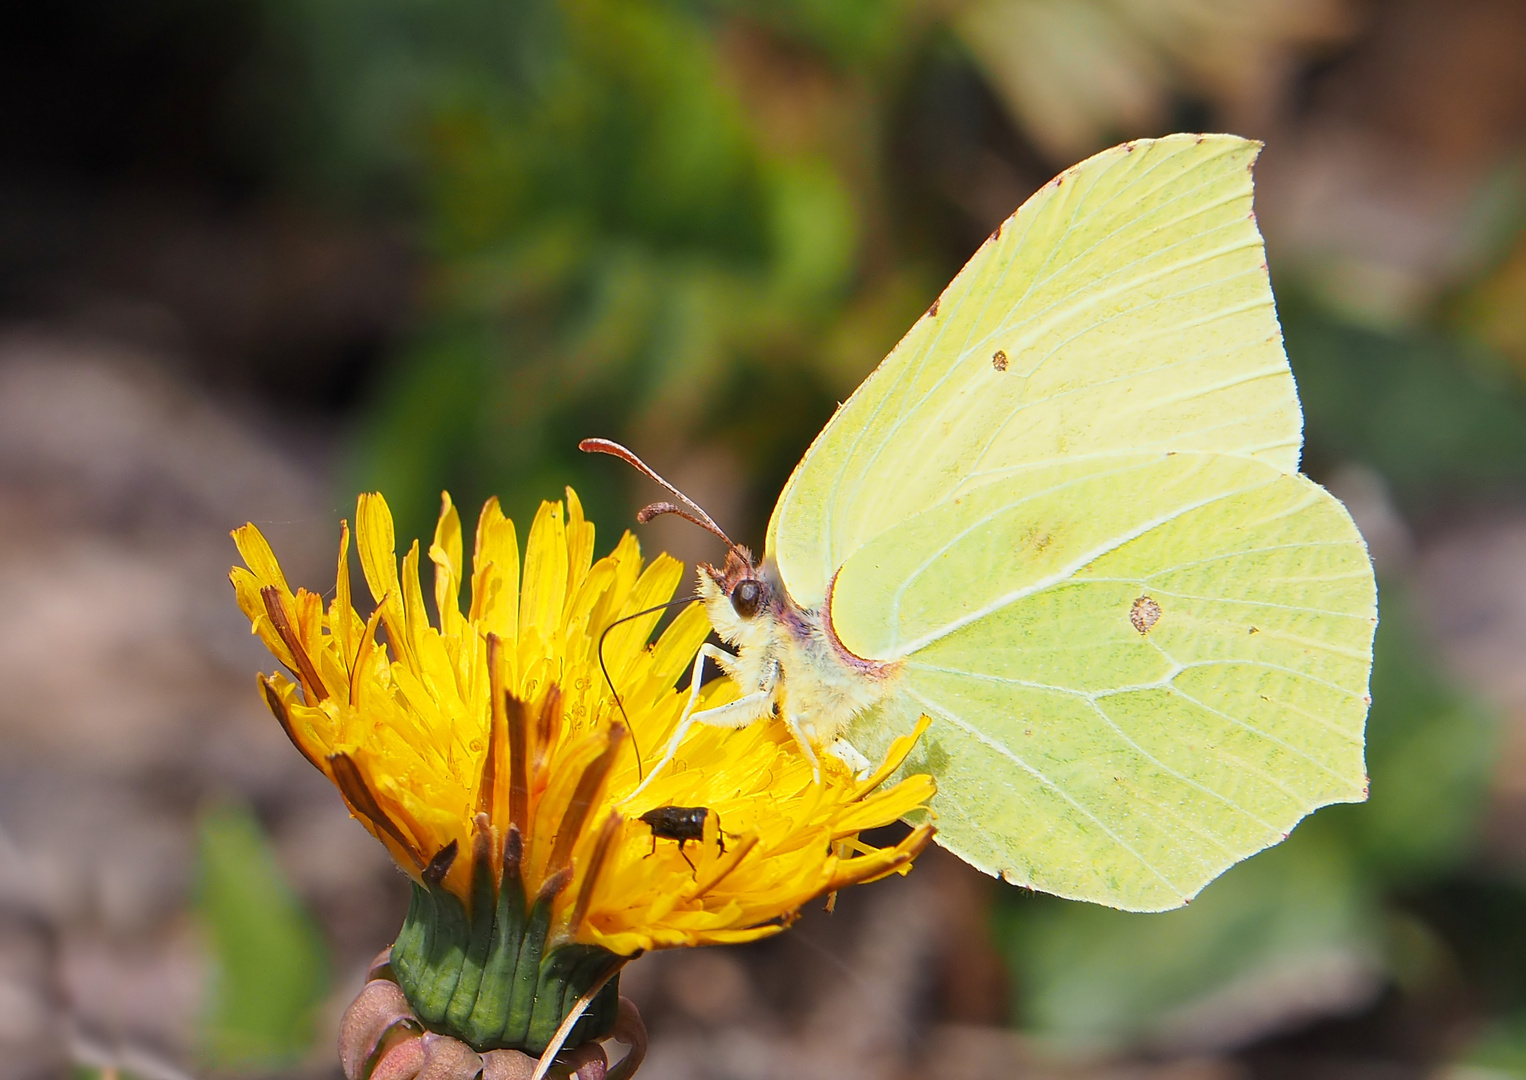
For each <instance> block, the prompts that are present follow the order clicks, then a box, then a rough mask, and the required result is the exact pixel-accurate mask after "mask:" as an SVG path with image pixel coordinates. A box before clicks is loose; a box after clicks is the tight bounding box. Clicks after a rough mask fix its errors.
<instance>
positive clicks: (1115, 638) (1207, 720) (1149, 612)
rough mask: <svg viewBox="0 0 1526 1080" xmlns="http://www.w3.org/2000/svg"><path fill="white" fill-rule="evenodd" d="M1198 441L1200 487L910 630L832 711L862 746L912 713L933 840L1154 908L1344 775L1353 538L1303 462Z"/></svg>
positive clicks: (1024, 874)
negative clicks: (878, 685)
mask: <svg viewBox="0 0 1526 1080" xmlns="http://www.w3.org/2000/svg"><path fill="white" fill-rule="evenodd" d="M1218 460H1219V461H1221V462H1223V463H1224V464H1225V465H1227V466H1234V465H1239V466H1242V467H1240V468H1237V469H1235V470H1233V472H1232V475H1230V476H1227V477H1226V478H1225V479H1226V483H1225V484H1224V486H1223V491H1222V493H1221V494H1220V495H1219V497H1217V498H1213V499H1207V500H1199V501H1198V502H1197V503H1196V504H1195V505H1193V506H1191V507H1190V508H1188V509H1185V510H1184V511H1183V512H1182V513H1180V514H1178V515H1176V516H1174V517H1171V518H1170V519H1169V520H1167V521H1164V522H1161V523H1158V524H1155V525H1153V526H1152V527H1150V528H1148V529H1145V530H1144V531H1142V532H1139V533H1138V535H1134V536H1132V537H1131V538H1130V539H1127V540H1126V541H1124V542H1122V543H1119V544H1117V545H1115V546H1111V547H1109V548H1108V550H1106V551H1105V552H1104V553H1102V554H1099V555H1097V557H1095V558H1094V559H1092V560H1090V561H1089V562H1087V563H1086V564H1085V565H1083V566H1081V567H1079V568H1076V569H1075V570H1074V571H1073V572H1071V573H1070V574H1068V575H1066V576H1064V577H1063V578H1060V579H1058V580H1054V581H1050V582H1047V583H1040V584H1039V585H1038V586H1037V587H1035V588H1033V589H1032V590H1030V591H1026V592H1020V593H1019V594H1018V595H1016V596H1014V597H1013V598H1011V599H1010V600H1009V601H1008V602H1006V603H1002V604H997V605H992V609H991V610H990V611H989V612H987V613H985V614H983V615H981V616H979V617H977V618H975V619H973V620H970V621H967V622H965V623H964V624H962V625H960V626H958V627H956V628H954V629H952V630H951V631H949V632H948V633H946V634H943V635H941V636H939V637H937V638H936V639H935V640H933V641H931V642H928V643H926V644H924V645H923V646H922V647H921V648H919V649H917V650H916V651H914V652H912V653H911V654H909V655H908V656H907V658H906V659H905V660H903V661H902V664H903V670H902V675H901V678H902V680H903V681H902V684H901V686H900V688H899V692H898V693H897V695H896V696H895V698H894V699H892V700H891V701H889V702H887V703H886V704H885V705H883V706H882V707H880V708H879V709H876V710H874V711H871V712H870V713H868V714H866V715H865V716H863V717H860V718H859V719H858V721H857V722H856V723H855V724H854V726H853V727H852V729H851V730H850V736H849V737H850V738H851V739H852V740H853V741H854V743H855V745H858V746H860V748H861V749H864V750H865V751H866V752H868V753H870V754H873V753H875V752H877V751H878V750H879V748H880V747H881V746H883V745H885V744H886V743H888V741H889V739H890V738H891V737H892V736H893V735H894V734H897V733H900V732H901V731H902V730H903V729H905V727H906V725H907V724H908V723H911V722H914V721H915V718H916V717H917V716H918V715H920V714H926V715H928V716H930V717H932V718H933V724H932V727H931V728H930V729H929V731H928V732H927V734H926V735H924V736H923V749H922V754H923V759H922V761H921V762H917V761H913V762H911V763H909V765H908V768H909V769H911V770H913V771H917V770H919V769H922V768H931V769H932V771H933V772H934V773H935V775H936V776H937V778H938V784H939V794H938V797H937V799H936V800H935V801H934V804H933V806H934V809H935V810H936V812H937V815H938V819H937V820H938V827H939V840H940V842H941V843H943V844H944V846H946V847H948V848H950V849H951V850H953V851H954V852H956V853H957V854H959V855H961V856H962V857H964V858H965V859H967V860H968V861H970V862H972V863H974V864H975V865H977V866H979V867H981V868H983V869H985V870H988V871H989V872H992V873H1002V874H1004V876H1006V877H1007V878H1008V879H1009V880H1012V881H1015V882H1018V883H1020V884H1027V885H1031V886H1033V887H1035V888H1039V889H1042V890H1044V891H1045V892H1052V893H1057V894H1059V895H1062V896H1068V897H1073V898H1077V899H1086V900H1094V901H1098V902H1102V903H1106V904H1110V905H1112V906H1115V907H1124V908H1129V909H1134V910H1158V909H1161V908H1168V907H1175V906H1177V905H1179V904H1181V903H1183V902H1184V901H1185V900H1187V899H1189V898H1190V897H1191V896H1193V895H1194V894H1195V893H1196V892H1197V891H1198V890H1199V889H1200V888H1202V886H1203V885H1204V884H1206V883H1207V882H1208V881H1209V880H1211V879H1212V878H1213V877H1215V876H1216V875H1217V874H1219V873H1220V872H1221V871H1223V870H1224V869H1225V868H1226V867H1228V866H1229V865H1231V864H1233V863H1235V862H1238V861H1239V860H1240V859H1243V858H1245V857H1246V856H1247V855H1250V854H1252V853H1253V852H1255V851H1258V850H1260V849H1261V848H1263V847H1266V846H1268V845H1270V844H1274V843H1276V842H1278V841H1279V840H1281V839H1282V838H1283V836H1284V835H1285V834H1286V833H1287V832H1288V831H1289V830H1290V829H1291V828H1292V827H1293V825H1294V824H1295V823H1296V822H1297V821H1298V820H1299V819H1300V818H1302V817H1303V816H1304V815H1305V814H1307V813H1309V812H1310V811H1312V810H1314V809H1315V808H1317V807H1319V806H1323V805H1325V804H1327V803H1331V802H1350V801H1359V800H1361V799H1362V798H1363V797H1364V796H1365V782H1366V780H1365V776H1364V775H1363V760H1362V728H1363V720H1364V718H1365V715H1366V711H1367V698H1366V694H1367V676H1368V670H1369V667H1370V657H1371V646H1372V633H1373V629H1374V625H1375V623H1376V618H1375V615H1376V597H1375V593H1374V590H1373V583H1372V572H1371V568H1370V565H1369V563H1368V561H1367V554H1366V548H1365V546H1364V545H1363V544H1362V541H1361V538H1360V537H1359V536H1358V535H1357V533H1356V529H1355V527H1354V526H1353V525H1352V524H1351V520H1350V518H1349V517H1348V516H1347V514H1346V512H1345V510H1344V508H1343V507H1341V505H1340V504H1339V503H1338V502H1337V501H1336V500H1335V499H1333V498H1332V497H1331V496H1330V495H1329V494H1327V493H1326V492H1325V491H1323V490H1322V489H1321V488H1319V487H1318V486H1317V485H1316V484H1314V483H1312V482H1311V481H1309V480H1307V479H1305V478H1303V477H1299V476H1289V475H1287V474H1283V473H1280V472H1278V471H1277V470H1275V469H1272V468H1270V467H1268V466H1262V465H1259V464H1258V463H1254V462H1246V461H1245V460H1244V459H1241V460H1240V461H1239V462H1235V461H1234V460H1233V459H1222V458H1221V459H1218ZM1257 474H1259V475H1257ZM1139 479H1140V480H1141V481H1147V479H1148V471H1147V470H1146V471H1145V472H1143V473H1141V475H1140V476H1139ZM1161 479H1162V481H1163V482H1164V481H1165V480H1166V479H1167V478H1164V477H1162V478H1161ZM1228 481H1233V482H1232V483H1231V482H1228ZM1062 527H1063V526H1062ZM1009 538H1010V539H1012V540H1013V541H1014V543H1015V544H1020V543H1025V542H1027V539H1026V536H1025V535H1017V536H1010V537H1009Z"/></svg>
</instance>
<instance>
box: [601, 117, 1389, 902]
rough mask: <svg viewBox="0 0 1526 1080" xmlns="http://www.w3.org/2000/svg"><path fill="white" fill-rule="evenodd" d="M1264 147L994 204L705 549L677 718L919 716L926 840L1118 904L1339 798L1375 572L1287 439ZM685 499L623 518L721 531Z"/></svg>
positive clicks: (1267, 838)
mask: <svg viewBox="0 0 1526 1080" xmlns="http://www.w3.org/2000/svg"><path fill="white" fill-rule="evenodd" d="M1258 149H1259V144H1257V143H1253V142H1249V141H1247V140H1244V139H1240V138H1236V137H1233V136H1228V135H1172V136H1168V137H1166V138H1163V139H1156V140H1140V141H1138V142H1132V143H1127V144H1125V145H1123V146H1117V147H1114V148H1113V149H1111V150H1107V151H1104V152H1102V153H1100V154H1098V155H1096V156H1095V157H1092V158H1090V159H1088V160H1086V161H1084V162H1082V163H1081V164H1079V165H1076V166H1075V167H1073V168H1071V169H1068V170H1066V171H1065V172H1064V173H1062V174H1060V175H1059V176H1057V177H1056V178H1055V179H1053V180H1052V181H1050V182H1049V183H1048V184H1047V185H1045V186H1044V188H1042V189H1041V190H1040V191H1039V192H1038V193H1037V194H1035V195H1034V196H1033V197H1032V198H1030V199H1029V200H1028V201H1027V202H1026V203H1024V204H1023V206H1022V207H1021V208H1020V209H1019V210H1018V211H1017V212H1016V213H1015V214H1013V215H1012V216H1011V217H1010V218H1008V219H1007V220H1006V221H1005V222H1004V223H1003V224H1002V225H1001V226H1000V227H999V228H998V229H997V230H996V231H995V232H994V233H992V234H991V236H990V238H989V239H988V240H987V241H986V242H985V243H984V244H983V245H982V246H981V248H980V250H979V251H977V252H976V253H975V255H974V257H973V258H971V259H970V261H969V263H968V264H967V265H966V266H965V267H964V269H963V270H962V271H960V273H959V275H958V276H957V277H956V278H954V280H953V282H952V283H950V285H949V286H948V288H946V289H945V290H944V291H943V294H942V295H941V296H939V297H938V299H937V300H936V301H934V303H933V305H932V307H930V308H929V309H928V310H927V313H926V314H925V315H924V316H922V318H920V319H919V320H918V321H917V323H916V324H915V325H914V326H913V327H912V328H911V330H910V331H909V332H908V333H907V334H906V336H905V337H904V338H903V339H902V340H901V342H900V344H898V345H897V346H896V347H895V349H894V350H893V351H892V352H891V353H890V355H889V356H888V357H886V359H885V360H884V362H883V363H881V364H880V366H879V367H878V368H877V369H876V370H875V371H874V372H873V373H872V374H871V375H870V376H869V377H868V378H867V379H866V380H865V381H864V383H863V384H862V385H861V386H860V387H859V388H858V389H857V390H856V391H855V392H854V393H853V395H852V396H851V397H850V398H849V399H848V400H847V402H846V403H844V404H843V405H842V406H841V407H840V408H839V409H838V410H837V412H836V414H835V415H834V416H833V417H832V419H831V421H830V422H829V423H828V424H827V426H826V428H825V429H824V430H823V431H822V432H821V434H820V435H818V436H817V438H816V441H815V442H814V443H812V444H811V447H810V449H809V450H808V451H807V452H806V455H805V457H804V459H802V460H801V462H800V464H799V465H798V466H797V467H796V469H795V471H794V473H793V475H791V477H790V479H789V482H788V483H787V484H786V485H785V487H784V491H783V493H782V494H781V495H780V496H779V501H778V503H777V504H776V505H775V507H774V511H773V516H772V518H771V520H770V521H769V526H768V540H767V549H766V552H765V557H764V559H763V561H762V563H761V564H759V563H755V562H754V561H753V559H752V557H751V555H750V554H749V553H748V552H747V551H746V550H745V549H743V548H740V547H737V546H736V545H732V546H731V551H730V553H729V555H728V557H727V559H726V564H725V566H724V567H723V568H721V569H719V570H717V569H715V568H714V567H702V568H701V572H700V574H699V591H700V596H701V599H702V600H703V602H704V604H705V607H706V609H707V611H708V613H709V615H710V619H711V622H712V623H713V625H714V627H715V629H716V631H717V633H719V635H720V636H721V638H722V639H723V640H725V641H726V642H727V643H729V644H731V645H734V646H736V647H737V649H738V652H737V655H735V656H732V655H731V654H729V653H724V652H722V651H721V650H719V649H715V648H713V647H709V646H707V647H706V649H705V651H704V652H703V653H702V656H701V659H700V660H699V661H698V662H697V664H696V676H697V675H698V665H699V664H702V663H703V657H704V656H705V655H708V656H710V657H711V658H712V659H715V660H716V661H717V662H718V663H720V665H721V667H722V668H724V669H725V670H726V671H728V672H729V673H731V675H732V676H733V678H734V679H736V681H737V682H738V683H739V684H740V686H741V688H742V690H743V692H744V696H743V697H742V698H741V699H740V700H738V701H736V702H734V703H733V704H730V705H725V706H722V707H720V708H718V709H713V710H710V711H709V712H708V713H705V712H702V713H697V714H694V716H693V718H692V719H695V720H700V721H702V722H707V723H720V724H728V725H734V726H742V725H744V724H747V723H750V722H752V721H754V720H756V719H759V718H762V717H765V716H771V715H778V716H780V717H782V718H783V719H784V720H785V721H787V722H788V723H789V724H790V726H791V729H792V730H793V731H794V732H795V733H796V736H797V738H799V740H800V742H801V745H802V747H803V748H804V750H805V752H806V753H808V754H814V753H815V752H817V751H818V750H833V751H835V752H836V753H837V754H838V755H839V756H840V757H843V758H844V759H845V760H848V761H850V762H853V763H861V762H863V761H864V760H865V759H866V758H867V759H874V760H878V758H879V756H880V755H881V754H882V753H883V752H884V750H885V748H886V747H887V745H888V743H889V741H890V740H891V739H892V738H894V737H895V736H897V735H901V734H905V733H907V732H910V731H911V730H913V728H914V727H915V725H916V723H917V722H918V720H919V718H920V717H922V716H927V717H929V718H931V721H932V723H931V726H930V727H929V728H928V730H927V731H926V733H925V734H924V735H923V736H922V739H921V741H920V744H919V746H918V749H917V750H916V751H915V752H914V756H913V758H912V759H911V761H909V762H908V764H907V766H906V768H907V769H908V770H910V771H923V770H925V771H928V772H930V773H932V774H933V775H934V777H935V778H936V779H937V782H938V794H937V797H936V798H935V800H934V802H933V804H932V809H933V811H934V813H935V815H936V823H937V827H938V837H937V838H938V841H939V842H940V843H941V844H943V845H944V846H945V847H947V848H949V849H950V850H951V851H953V852H955V853H956V854H958V855H959V856H961V857H962V858H964V859H965V860H967V861H968V862H970V863H972V864H973V865H975V866H977V867H979V868H980V869H982V870H985V871H987V872H988V873H993V874H998V873H999V874H1000V875H1001V876H1002V877H1004V878H1006V879H1007V880H1009V881H1012V882H1015V883H1017V884H1020V885H1026V886H1030V887H1032V888H1035V889H1040V890H1043V891H1045V892H1050V893H1056V894H1058V895H1060V896H1066V897H1072V898H1077V899H1084V900H1093V901H1097V902H1099V903H1103V904H1109V905H1112V906H1114V907H1120V908H1126V909H1131V910H1141V911H1148V910H1161V909H1165V908H1172V907H1176V906H1179V905H1181V904H1184V903H1186V902H1187V901H1188V900H1189V899H1190V898H1191V897H1192V896H1193V895H1194V894H1196V893H1197V892H1198V890H1200V889H1201V888H1202V887H1203V886H1204V885H1205V884H1206V883H1207V882H1209V881H1211V880H1212V879H1213V878H1214V877H1215V876H1216V875H1218V874H1219V873H1220V872H1222V871H1223V870H1224V869H1225V868H1227V867H1229V866H1230V865H1232V864H1233V863H1235V862H1238V861H1239V860H1241V859H1243V858H1245V857H1246V856H1247V855H1250V854H1252V853H1253V852H1256V851H1259V850H1260V849H1262V848H1264V847H1267V846H1269V845H1271V844H1275V843H1277V842H1278V841H1280V840H1282V839H1284V838H1285V836H1286V835H1287V832H1288V830H1290V829H1291V828H1292V827H1293V826H1294V824H1295V823H1297V822H1298V821H1299V819H1301V818H1302V817H1303V816H1304V815H1306V814H1308V813H1310V812H1311V811H1313V810H1315V809H1316V808H1318V807H1320V806H1323V805H1326V804H1328V803H1333V802H1355V801H1360V800H1361V799H1363V798H1365V796H1366V777H1365V776H1364V774H1363V773H1364V770H1363V725H1364V721H1365V718H1366V714H1367V706H1368V703H1369V698H1368V696H1367V681H1368V674H1369V671H1370V668H1371V661H1372V636H1373V629H1374V626H1375V625H1376V622H1377V609H1376V602H1377V601H1376V586H1375V583H1374V580H1373V574H1372V568H1371V565H1370V563H1369V561H1368V557H1367V550H1366V547H1365V545H1364V544H1363V542H1362V538H1361V536H1360V535H1359V534H1358V532H1357V530H1356V527H1355V526H1354V525H1353V523H1352V521H1351V518H1350V516H1349V515H1348V514H1347V513H1346V511H1345V508H1344V507H1342V506H1341V504H1340V503H1339V502H1338V501H1337V500H1336V499H1335V498H1334V497H1333V496H1331V495H1330V494H1329V493H1328V492H1326V491H1325V490H1324V489H1323V488H1321V487H1320V486H1319V485H1317V484H1315V483H1314V482H1313V481H1311V480H1309V479H1307V478H1306V477H1304V476H1302V475H1300V474H1299V472H1298V464H1299V451H1300V448H1301V444H1302V431H1301V427H1302V416H1301V413H1300V410H1299V405H1298V397H1297V393H1296V390H1295V388H1294V385H1293V376H1292V372H1291V371H1290V370H1289V367H1288V361H1287V357H1286V355H1285V354H1284V352H1283V348H1282V339H1281V333H1280V331H1279V329H1278V324H1277V317H1276V313H1275V310H1274V307H1273V301H1272V292H1271V285H1270V282H1269V279H1268V277H1267V271H1266V261H1265V254H1264V252H1263V248H1262V243H1261V236H1260V234H1259V232H1258V231H1257V228H1256V223H1255V218H1254V216H1253V214H1252V212H1251V165H1252V163H1253V161H1254V160H1255V157H1256V154H1257V151H1258ZM585 447H586V448H587V449H602V450H606V451H611V452H622V451H621V450H620V448H618V447H615V446H614V445H613V444H608V443H603V442H602V441H599V440H592V441H590V443H588V444H585ZM626 455H628V452H622V456H626ZM690 505H691V508H692V509H693V511H694V513H693V514H692V515H691V514H689V513H688V512H685V511H682V510H678V508H677V507H674V506H672V504H657V505H655V506H653V507H648V508H647V510H646V511H644V519H645V517H650V516H651V515H652V514H653V513H660V512H664V511H666V510H678V512H681V513H684V514H685V516H689V517H691V519H694V518H695V517H696V516H697V518H699V519H703V520H702V523H704V524H706V526H707V527H711V528H714V531H716V532H717V533H719V532H720V530H719V529H718V528H715V527H714V523H713V522H711V521H710V520H709V518H708V517H706V516H705V515H704V514H703V511H699V510H698V508H697V507H692V504H690ZM721 535H723V536H724V534H721ZM728 543H730V542H729V541H728ZM697 682H698V679H697V678H696V683H697ZM691 708H692V706H691ZM682 734H683V731H682V730H680V732H679V733H678V734H677V735H676V736H675V738H674V741H673V743H672V744H671V745H670V747H669V751H668V756H667V757H666V758H665V759H664V760H663V762H662V763H660V764H659V765H658V768H659V769H660V768H662V766H663V765H665V764H666V763H667V761H668V760H671V757H672V754H673V751H674V750H675V749H676V747H677V745H678V741H679V740H680V739H681V738H682Z"/></svg>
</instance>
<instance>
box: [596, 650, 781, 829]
mask: <svg viewBox="0 0 1526 1080" xmlns="http://www.w3.org/2000/svg"><path fill="white" fill-rule="evenodd" d="M707 658H708V659H711V660H714V661H715V662H716V664H717V666H719V667H720V668H721V670H722V671H725V672H728V673H729V672H731V670H732V668H733V666H734V662H735V660H736V657H734V656H732V655H731V654H730V653H728V652H726V651H724V650H723V649H718V648H716V647H715V646H714V645H701V646H700V647H699V655H698V656H696V657H695V658H694V670H693V672H692V673H691V674H690V677H689V700H688V702H687V703H686V704H685V705H684V711H683V715H682V716H680V717H679V719H678V726H677V727H675V728H674V729H673V736H672V738H670V739H669V740H668V748H667V751H666V752H665V753H664V754H663V755H662V760H661V761H659V762H658V763H657V764H656V766H655V767H653V768H652V770H651V771H650V772H648V773H647V774H646V779H645V780H643V781H642V782H641V783H640V784H638V785H637V786H636V790H635V791H632V792H631V793H630V794H629V795H627V796H626V797H625V801H627V802H629V801H630V800H631V799H634V798H635V797H636V796H637V795H640V794H641V792H642V791H643V790H645V788H646V786H647V785H648V784H650V783H651V782H652V781H653V780H654V779H656V777H657V774H658V773H660V772H662V770H663V769H665V768H667V766H668V765H669V763H670V762H672V760H673V759H674V758H675V757H677V756H678V747H679V745H680V744H682V743H683V741H684V737H685V736H686V735H688V734H689V729H690V728H691V727H693V726H694V725H695V724H696V723H700V724H711V725H714V726H716V727H730V728H742V727H746V726H747V725H748V724H750V723H752V722H753V721H755V720H761V719H763V718H765V717H768V716H772V715H773V711H774V692H775V687H776V686H777V683H778V676H777V673H772V674H770V677H769V678H768V679H767V681H766V685H764V686H763V688H762V689H760V690H757V691H756V692H754V693H751V694H747V695H745V696H743V697H739V698H737V699H736V700H735V701H732V702H729V703H727V704H725V705H718V706H716V707H715V708H713V709H701V710H700V711H699V712H695V711H694V706H695V705H697V704H698V703H699V691H700V684H701V680H702V679H703V677H704V674H705V660H706V659H707Z"/></svg>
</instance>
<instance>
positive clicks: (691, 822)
mask: <svg viewBox="0 0 1526 1080" xmlns="http://www.w3.org/2000/svg"><path fill="white" fill-rule="evenodd" d="M709 815H710V808H709V807H708V806H659V807H657V808H656V809H655V810H648V811H647V812H646V813H644V814H642V815H641V821H642V822H643V823H644V824H646V825H647V826H648V827H650V828H651V830H652V851H651V854H649V855H648V856H647V858H651V857H652V855H655V854H657V841H658V840H659V839H662V840H677V841H678V854H680V855H683V860H684V862H686V863H688V864H689V869H690V870H693V871H694V872H695V873H696V874H698V873H699V868H698V867H696V866H695V865H694V862H693V860H692V859H690V858H689V856H687V855H684V845H685V844H687V843H688V842H689V841H690V840H694V841H699V840H703V839H704V838H705V818H707V817H708V816H709ZM715 842H716V843H717V844H719V845H720V848H721V854H722V855H724V854H726V838H725V837H724V836H722V835H720V834H717V835H716V837H715Z"/></svg>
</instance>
